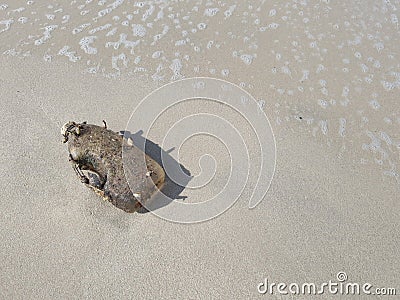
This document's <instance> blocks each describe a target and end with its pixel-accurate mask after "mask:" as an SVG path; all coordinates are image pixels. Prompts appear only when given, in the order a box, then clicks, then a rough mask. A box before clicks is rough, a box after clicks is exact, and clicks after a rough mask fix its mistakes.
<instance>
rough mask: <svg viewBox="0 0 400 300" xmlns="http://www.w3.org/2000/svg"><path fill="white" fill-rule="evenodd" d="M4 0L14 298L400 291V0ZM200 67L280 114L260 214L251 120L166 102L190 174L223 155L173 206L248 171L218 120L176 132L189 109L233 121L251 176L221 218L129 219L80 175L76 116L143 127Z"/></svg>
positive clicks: (8, 275)
mask: <svg viewBox="0 0 400 300" xmlns="http://www.w3.org/2000/svg"><path fill="white" fill-rule="evenodd" d="M3 2H4V4H1V3H0V8H1V10H0V24H1V27H0V38H1V39H2V42H1V46H0V52H1V53H2V55H1V56H0V65H1V66H2V67H1V70H2V71H1V72H0V85H1V106H0V113H1V116H2V117H1V119H0V124H1V129H2V130H1V132H0V138H1V140H2V143H1V146H0V162H1V165H2V169H1V170H2V176H1V177H0V187H1V188H2V196H1V201H0V215H1V217H0V236H1V237H2V243H1V246H0V269H1V273H0V298H1V299H256V298H268V299H304V298H305V299H311V298H313V297H314V296H313V295H309V294H305V295H301V294H300V295H293V294H291V293H290V291H289V293H288V294H287V295H284V294H280V293H279V292H278V291H277V290H276V289H275V291H274V293H273V294H271V293H269V292H267V293H265V294H261V293H260V292H259V291H258V287H259V284H260V283H262V282H264V281H265V279H266V278H267V279H268V281H269V283H271V282H274V283H281V282H282V283H286V284H287V285H290V283H298V284H299V285H301V284H302V283H305V282H308V283H310V282H313V283H315V284H316V285H317V286H320V285H321V283H324V282H328V281H329V280H331V281H336V282H338V277H337V276H338V273H340V272H344V273H345V274H346V276H347V279H346V280H344V281H343V282H344V283H346V282H352V283H359V284H360V285H362V284H364V283H370V284H371V285H372V288H371V289H370V291H371V292H372V293H375V294H376V293H377V290H376V288H387V289H388V288H395V289H396V290H397V295H398V294H399V293H400V281H399V276H398V273H399V267H398V266H399V264H400V260H399V257H400V252H399V248H400V247H399V246H400V245H399V242H400V236H399V226H400V223H399V220H400V215H399V213H400V210H399V208H400V207H399V198H400V197H399V194H400V193H399V192H400V175H399V172H400V171H399V168H400V134H399V132H400V130H399V129H400V111H399V107H400V106H399V105H398V103H397V102H398V100H399V99H398V94H399V88H400V84H399V82H400V77H399V74H400V73H399V72H400V52H399V51H398V45H399V42H400V35H399V27H398V26H399V25H398V21H396V20H397V17H400V16H399V15H398V9H399V8H400V3H399V2H398V1H386V2H382V3H381V2H379V4H376V3H375V2H374V1H365V2H364V1H363V2H361V1H340V2H341V3H333V1H328V0H327V1H315V3H314V1H269V2H268V1H255V2H256V3H254V4H246V3H236V2H235V1H224V2H223V3H222V2H218V3H216V2H212V1H197V2H198V3H191V2H177V3H175V2H171V3H169V2H168V1H144V2H135V1H86V2H84V1H80V2H82V3H80V2H79V3H78V1H72V2H71V3H69V4H62V1H54V3H51V4H50V3H49V4H48V5H47V4H39V2H33V1H3ZM311 2H312V3H311ZM200 76H201V77H211V78H217V79H223V80H225V81H227V82H231V83H232V84H234V85H237V86H239V87H241V88H243V89H244V90H245V91H247V92H248V93H249V94H251V95H252V96H253V97H254V98H255V99H256V101H257V103H258V104H257V105H259V107H260V108H261V109H262V110H263V112H264V113H265V115H266V116H267V117H268V120H269V122H270V123H266V126H269V124H270V127H271V129H272V130H273V133H274V138H275V143H276V166H275V173H274V176H273V179H272V182H271V185H270V186H269V182H268V181H263V182H261V186H264V187H265V189H267V188H268V187H269V189H268V192H267V193H266V196H265V197H264V198H263V200H262V201H261V202H260V203H259V204H258V205H257V206H256V207H255V208H254V209H249V199H251V196H252V193H253V189H254V187H255V186H256V183H257V176H256V174H257V172H256V171H257V170H259V169H257V168H258V167H257V164H258V163H259V160H260V159H259V154H260V153H259V152H258V150H257V143H256V142H255V139H254V134H253V133H251V130H250V129H251V126H249V125H248V124H247V123H246V122H244V120H243V119H242V118H241V117H240V116H238V115H237V114H235V113H234V112H233V111H232V110H229V108H227V107H225V106H221V105H220V104H216V103H212V101H211V102H210V101H208V102H207V100H206V99H205V100H204V99H203V100H204V101H203V100H201V99H199V100H190V101H186V102H185V103H183V104H181V105H179V106H176V107H174V108H170V109H169V110H165V112H164V113H163V114H162V115H161V116H160V117H159V119H158V120H157V122H156V123H154V126H152V128H151V131H150V132H148V133H146V134H145V137H146V138H148V139H149V140H151V141H152V142H154V143H155V144H159V145H160V147H161V149H162V150H163V151H168V150H170V149H171V148H173V149H172V150H171V155H172V156H174V157H175V158H178V157H179V163H182V164H183V165H184V167H185V168H186V169H187V170H189V171H190V173H191V175H193V176H196V175H198V174H201V173H202V172H206V173H207V170H208V167H207V166H212V161H211V160H210V161H206V160H204V161H202V163H199V161H200V158H201V157H202V155H204V154H207V153H208V154H210V155H212V156H213V159H214V161H215V162H216V166H217V168H216V171H215V173H214V175H213V177H212V179H210V182H209V183H208V184H205V185H204V186H202V187H201V188H190V186H189V185H190V184H192V183H193V184H194V182H195V181H192V182H189V183H188V186H187V187H186V188H185V187H183V188H182V189H181V190H179V196H182V197H184V198H185V199H184V200H182V199H177V200H176V201H181V202H182V201H186V203H197V202H202V201H206V200H207V199H210V198H212V197H213V196H215V195H216V194H218V193H219V192H220V191H221V190H223V189H224V187H225V186H226V184H227V182H229V180H234V182H236V181H235V180H237V182H240V180H239V179H240V177H241V176H242V175H240V176H239V178H235V177H234V176H233V177H229V176H228V175H227V174H229V173H230V172H231V171H232V167H231V165H230V162H231V160H230V156H229V152H230V151H233V150H234V149H226V147H225V146H224V144H222V143H220V142H218V138H223V137H224V131H223V130H222V131H221V136H220V137H218V136H217V137H213V136H210V135H203V136H201V135H200V136H198V135H194V136H191V137H190V138H188V139H187V140H186V141H185V142H184V143H182V145H166V144H164V146H163V144H162V143H163V138H164V137H165V136H166V134H167V132H168V130H169V128H172V127H173V125H174V124H175V123H176V122H178V121H179V120H182V119H184V118H185V117H186V116H188V115H194V114H201V113H212V114H216V115H219V116H220V117H221V118H222V119H224V120H228V121H230V122H231V124H234V125H235V126H236V127H237V129H238V131H239V132H240V133H241V135H242V136H243V138H244V142H245V145H246V147H247V150H248V153H249V157H250V161H251V163H252V164H254V165H256V166H254V168H253V167H252V166H253V165H251V168H250V169H249V170H242V169H239V170H238V172H239V173H238V174H245V175H246V174H247V172H249V178H248V182H247V184H246V186H245V187H244V188H243V190H242V191H241V193H240V194H238V195H236V194H235V193H234V192H232V193H231V194H230V190H229V189H228V193H227V195H229V196H228V197H230V196H232V199H233V198H234V197H236V196H238V199H237V201H236V202H235V203H234V204H233V205H232V207H230V208H229V209H228V210H227V211H225V212H224V213H222V214H220V215H219V216H217V217H215V218H212V219H210V220H205V221H204V222H199V223H196V224H179V223H176V222H171V221H168V220H165V219H162V218H160V217H158V216H157V215H156V214H153V213H151V212H149V213H134V214H127V213H125V212H123V211H122V210H119V209H117V208H115V207H114V206H112V205H111V204H110V203H108V202H106V201H103V200H102V199H101V198H99V197H98V196H97V195H96V194H95V193H93V192H92V191H90V190H89V189H87V188H86V187H85V186H84V185H82V184H81V183H80V182H79V180H78V179H77V178H76V175H75V174H74V172H73V170H72V168H71V165H70V163H69V162H68V152H67V148H66V145H65V144H63V143H62V136H61V134H60V128H61V126H62V125H63V124H64V123H65V122H68V121H72V120H73V121H79V122H81V121H88V122H89V123H94V124H98V125H101V123H102V120H106V121H107V124H108V127H109V128H110V129H112V130H114V131H116V132H119V131H123V130H127V129H129V130H130V131H131V132H132V133H135V132H139V131H140V130H144V128H142V127H141V126H140V124H141V123H140V122H139V121H138V122H137V125H136V124H135V120H131V121H130V117H131V114H132V113H133V111H134V109H135V107H137V106H138V104H139V103H141V101H142V100H143V99H144V98H145V97H146V96H148V95H149V94H150V93H152V92H154V91H155V90H156V89H157V88H159V87H161V86H163V85H165V84H167V83H171V82H174V81H177V80H180V79H183V78H191V77H200ZM178 93H179V91H177V94H178ZM165 101H166V99H160V105H161V104H162V103H165ZM157 108H158V107H155V108H154V109H157ZM254 120H255V119H254ZM247 121H249V122H250V123H251V122H252V119H251V118H250V119H248V120H247ZM128 123H129V124H130V127H129V128H127V124H128ZM246 124H247V125H246ZM250 125H251V124H250ZM266 128H267V127H266ZM238 145H239V142H238ZM232 147H233V148H235V147H236V146H232ZM238 147H239V146H238ZM235 149H236V148H235ZM178 154H179V155H178ZM203 163H204V164H203ZM208 163H210V165H208ZM210 169H212V168H211V167H210ZM245 175H243V176H245ZM177 196H178V195H177ZM232 202H233V201H232ZM155 212H156V211H155ZM339 281H340V280H339ZM286 291H288V290H287V289H286ZM363 297H365V294H362V293H361V294H360V295H340V294H338V293H336V294H335V295H334V294H333V293H329V292H328V291H327V290H325V292H324V293H322V294H321V295H318V296H316V298H321V299H335V298H338V299H342V298H346V299H353V298H355V299H363ZM368 297H369V298H371V299H375V298H376V297H378V296H377V295H370V296H368ZM389 298H390V299H395V298H396V296H390V297H389V296H388V299H389Z"/></svg>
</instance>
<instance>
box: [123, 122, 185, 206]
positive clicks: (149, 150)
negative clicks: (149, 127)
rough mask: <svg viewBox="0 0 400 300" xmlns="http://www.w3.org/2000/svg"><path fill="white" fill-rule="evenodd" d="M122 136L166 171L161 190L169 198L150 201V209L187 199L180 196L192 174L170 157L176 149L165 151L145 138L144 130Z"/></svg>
mask: <svg viewBox="0 0 400 300" xmlns="http://www.w3.org/2000/svg"><path fill="white" fill-rule="evenodd" d="M120 134H122V135H123V136H124V138H125V139H132V141H133V144H134V145H135V146H136V147H138V148H139V149H140V150H142V151H143V152H145V153H146V154H147V155H148V156H150V157H151V158H152V159H154V160H155V161H156V162H157V163H158V164H159V165H160V166H161V167H162V168H163V169H164V171H165V175H166V177H165V183H164V186H163V188H162V189H161V192H162V193H163V194H164V195H165V196H167V197H163V201H159V202H157V201H156V199H152V200H154V201H152V200H150V202H149V204H147V203H146V206H147V207H149V208H150V209H151V210H156V209H158V208H161V207H163V206H165V205H168V204H169V203H171V202H172V201H173V200H175V199H186V198H187V197H186V196H181V195H180V194H181V192H182V191H183V190H184V189H185V187H186V186H187V184H188V183H189V181H190V180H191V174H190V171H189V170H188V169H186V168H185V167H184V166H183V165H181V164H180V163H179V162H177V161H176V160H175V159H174V158H173V157H172V156H171V155H169V153H171V152H172V151H173V150H174V149H175V148H172V149H170V150H168V151H164V150H163V149H161V148H160V146H158V145H157V144H155V143H153V142H152V141H150V140H148V139H146V138H145V137H143V130H139V131H138V132H136V133H131V132H129V131H127V130H125V131H120ZM168 175H173V177H174V179H175V180H172V179H171V178H170V177H169V176H168ZM177 182H178V183H177ZM156 198H157V197H156ZM138 212H139V213H147V212H149V210H147V209H146V208H144V207H143V208H142V209H140V210H139V211H138Z"/></svg>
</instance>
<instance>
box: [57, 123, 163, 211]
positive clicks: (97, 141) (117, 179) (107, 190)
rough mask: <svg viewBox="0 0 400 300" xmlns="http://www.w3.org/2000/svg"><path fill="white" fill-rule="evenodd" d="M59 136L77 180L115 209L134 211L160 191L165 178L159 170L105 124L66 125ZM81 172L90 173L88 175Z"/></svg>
mask: <svg viewBox="0 0 400 300" xmlns="http://www.w3.org/2000/svg"><path fill="white" fill-rule="evenodd" d="M61 134H62V135H63V137H64V143H66V142H68V151H69V159H70V161H71V163H72V164H73V168H74V170H75V172H76V174H77V175H78V177H79V179H80V180H81V181H82V182H83V183H85V184H86V185H87V186H88V187H90V188H91V189H93V190H94V191H95V192H96V193H98V194H100V195H101V196H102V197H103V198H104V199H106V200H108V201H110V202H111V203H112V204H113V205H115V206H116V207H118V208H120V209H122V210H124V211H126V212H135V211H137V210H138V209H139V208H140V207H141V206H142V204H141V203H144V202H145V201H146V200H148V199H149V198H150V197H151V196H152V195H153V194H154V193H155V192H157V191H158V189H161V187H162V185H163V183H164V179H165V173H164V170H163V169H162V167H161V166H160V165H159V164H158V163H157V162H155V161H154V160H153V159H152V158H150V157H149V156H148V155H146V154H145V153H143V152H142V151H141V150H139V149H138V148H137V147H135V146H133V145H129V144H128V143H127V141H126V140H125V139H124V138H123V137H122V136H121V135H119V134H118V133H116V132H114V131H111V130H108V129H107V126H106V123H105V122H104V127H101V126H97V125H90V124H86V122H83V123H75V122H68V123H66V124H65V125H64V126H63V127H62V128H61ZM122 150H123V151H122ZM122 152H123V156H122ZM144 162H145V163H144ZM124 166H125V168H124ZM82 170H87V171H89V172H88V176H86V175H85V174H84V173H83V171H82ZM125 172H126V174H125ZM126 176H127V177H126ZM126 178H129V183H130V184H128V181H127V179H126ZM132 191H133V192H132Z"/></svg>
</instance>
